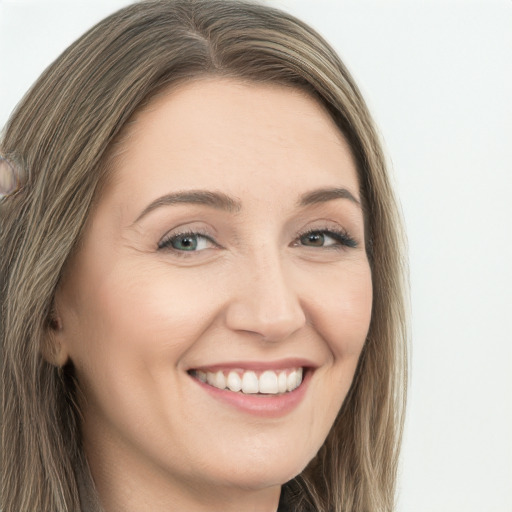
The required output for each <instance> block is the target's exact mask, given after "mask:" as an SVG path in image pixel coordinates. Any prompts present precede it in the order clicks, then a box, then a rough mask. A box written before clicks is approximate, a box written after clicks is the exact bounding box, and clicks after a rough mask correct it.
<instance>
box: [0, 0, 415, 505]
mask: <svg viewBox="0 0 512 512" xmlns="http://www.w3.org/2000/svg"><path fill="white" fill-rule="evenodd" d="M0 151H1V154H2V161H1V168H2V174H3V177H4V179H3V183H4V195H5V197H4V199H3V201H2V203H1V214H2V234H1V244H2V272H1V276H2V285H1V286H2V299H1V300H2V326H3V332H2V346H3V354H4V361H3V366H4V367H3V385H4V394H3V438H2V443H3V450H4V451H3V453H4V464H3V494H2V495H3V500H4V501H3V503H2V510H4V511H5V512H11V511H17V512H18V511H34V510H38V511H59V512H60V511H75V510H77V511H78V510H81V511H93V510H101V509H102V510H105V511H106V512H112V511H117V510H123V511H130V510H134V511H135V510H136V511H140V510H151V511H158V510H191V511H196V510H197V511H201V510H223V511H229V510H247V511H249V510H258V511H270V510H276V509H277V508H278V507H279V510H293V511H300V510H303V511H306V510H307V511H309V510H315V511H329V512H330V511H342V510H343V511H381V510H392V509H393V497H394V486H395V477H396V469H397V456H398V450H399V444H400V437H401V428H402V421H403V405H404V396H405V385H406V371H405V368H406V366H405V365H406V357H405V327H404V302H403V294H404V287H403V273H402V265H403V260H402V255H401V254H402V253H401V247H402V239H401V232H400V223H399V218H398V214H397V208H396V205H395V201H394V199H393V194H392V191H391V189H390V186H389V183H388V179H387V176H386V171H385V164H384V158H383V155H382V151H381V149H380V146H379V142H378V139H377V136H376V133H375V130H374V128H373V125H372V121H371V118H370V116H369V114H368V112H367V109H366V106H365V104H364V101H363V100H362V98H361V96H360V93H359V91H358V89H357V87H356V86H355V84H354V82H353V80H352V79H351V77H350V75H349V73H348V72H347V70H346V69H345V68H344V66H343V64H342V63H341V62H340V60H339V58H338V57H337V56H336V55H335V53H334V52H333V50H332V49H331V48H330V47H329V46H328V45H327V43H326V42H325V41H324V40H323V39H322V38H321V37H320V36H319V35H318V34H316V33H315V32H314V31H313V30H312V29H311V28H309V27H307V26H306V25H305V24H304V23H302V22H300V21H298V20H296V19H295V18H293V17H292V16H290V15H288V14H285V13H283V12H280V11H278V10H275V9H272V8H269V7H265V6H261V5H254V4H251V3H245V2H244V3H242V2H230V1H224V0H213V1H212V0H199V1H197V0H193V1H182V0H176V1H153V2H152V1H150V2H145V3H142V4H136V5H133V6H130V7H128V8H126V9H123V10H121V11H119V12H118V13H116V14H114V15H112V16H110V17H109V18H107V19H106V20H104V21H103V22H101V23H99V24H98V25H97V26H96V27H94V28H93V29H91V30H90V31H89V32H88V33H86V34H85V35H84V36H83V37H82V38H80V39H79V40H78V41H77V42H76V43H74V44H73V45H72V46H71V47H70V48H68V50H66V51H65V52H64V53H63V54H62V55H61V56H60V57H59V58H58V59H57V60H56V61H55V63H54V64H53V65H51V66H50V67H49V68H48V69H47V70H46V71H45V72H44V74H43V75H42V76H41V78H40V79H39V80H38V81H37V82H36V84H35V85H34V87H33V88H32V89H31V90H30V91H29V93H28V94H27V96H26V97H25V98H24V100H23V101H22V102H21V104H20V105H19V106H18V108H17V109H16V111H15V112H14V113H13V115H12V117H11V119H10V121H9V122H8V124H7V127H6V130H5V133H4V136H3V139H2V142H1V146H0ZM13 184H14V185H13ZM278 502H279V503H278Z"/></svg>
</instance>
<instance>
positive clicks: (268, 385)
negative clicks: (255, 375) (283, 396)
mask: <svg viewBox="0 0 512 512" xmlns="http://www.w3.org/2000/svg"><path fill="white" fill-rule="evenodd" d="M283 373H284V372H283ZM277 379H278V377H277V375H276V373H275V372H271V371H270V370H267V371H266V372H263V373H262V374H261V376H260V382H259V384H260V393H270V394H272V395H276V394H277V392H278V391H279V387H278V385H277Z"/></svg>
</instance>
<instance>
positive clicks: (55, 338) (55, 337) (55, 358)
mask: <svg viewBox="0 0 512 512" xmlns="http://www.w3.org/2000/svg"><path fill="white" fill-rule="evenodd" d="M62 331H63V324H62V319H61V318H60V316H58V315H57V314H56V313H55V312H52V314H51V316H50V318H49V319H48V326H47V328H46V337H45V338H46V339H45V340H44V341H43V343H42V344H41V354H42V356H43V358H44V359H45V360H46V361H47V362H48V363H50V364H52V365H54V366H58V367H62V366H64V365H65V364H66V363H67V362H68V359H69V354H68V351H67V348H66V345H65V343H64V340H63V332H62Z"/></svg>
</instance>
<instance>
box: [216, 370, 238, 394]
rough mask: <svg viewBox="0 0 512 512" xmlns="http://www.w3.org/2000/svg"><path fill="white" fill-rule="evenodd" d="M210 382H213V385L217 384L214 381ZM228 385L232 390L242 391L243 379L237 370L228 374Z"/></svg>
mask: <svg viewBox="0 0 512 512" xmlns="http://www.w3.org/2000/svg"><path fill="white" fill-rule="evenodd" d="M208 384H211V385H212V386H215V384H214V383H213V382H208ZM227 387H228V388H229V389H230V390H231V391H235V392H236V391H240V390H241V389H242V379H241V378H240V376H239V375H238V373H236V372H229V375H228V381H227Z"/></svg>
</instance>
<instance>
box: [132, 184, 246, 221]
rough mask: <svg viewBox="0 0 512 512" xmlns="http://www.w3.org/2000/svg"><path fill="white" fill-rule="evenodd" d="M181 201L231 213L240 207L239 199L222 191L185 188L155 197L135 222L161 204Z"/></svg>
mask: <svg viewBox="0 0 512 512" xmlns="http://www.w3.org/2000/svg"><path fill="white" fill-rule="evenodd" d="M182 203H185V204H200V205H204V206H209V207H211V208H215V209H217V210H225V211H228V212H232V213H236V212H239V211H240V210H241V208H242V205H241V203H240V201H238V200H237V199H234V198H232V197H230V196H228V195H226V194H224V193H222V192H211V191H209V190H187V191H186V192H175V193H173V194H166V195H165V196H162V197H159V198H158V199H155V200H154V201H153V202H152V203H150V204H149V205H148V206H146V208H144V210H143V211H142V213H141V214H140V215H139V216H138V217H137V220H136V221H135V222H139V220H140V219H142V217H144V216H145V215H147V214H148V213H149V212H152V211H153V210H156V209H157V208H160V207H161V206H170V205H175V204H182Z"/></svg>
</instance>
